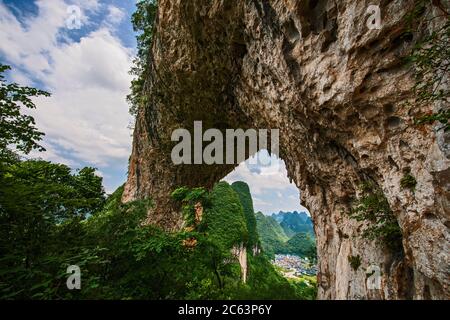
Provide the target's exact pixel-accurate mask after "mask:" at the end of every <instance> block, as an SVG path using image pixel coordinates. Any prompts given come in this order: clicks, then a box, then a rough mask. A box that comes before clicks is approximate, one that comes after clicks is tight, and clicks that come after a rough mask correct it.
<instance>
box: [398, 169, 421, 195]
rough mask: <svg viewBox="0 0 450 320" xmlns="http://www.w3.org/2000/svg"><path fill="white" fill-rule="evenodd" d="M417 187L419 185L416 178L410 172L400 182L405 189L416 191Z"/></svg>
mask: <svg viewBox="0 0 450 320" xmlns="http://www.w3.org/2000/svg"><path fill="white" fill-rule="evenodd" d="M416 185H417V181H416V178H414V177H413V176H412V175H411V173H409V172H408V173H406V174H405V175H404V176H403V177H402V179H401V180H400V186H401V187H402V188H403V189H410V190H412V191H414V190H415V189H416Z"/></svg>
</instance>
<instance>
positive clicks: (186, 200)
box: [171, 187, 210, 227]
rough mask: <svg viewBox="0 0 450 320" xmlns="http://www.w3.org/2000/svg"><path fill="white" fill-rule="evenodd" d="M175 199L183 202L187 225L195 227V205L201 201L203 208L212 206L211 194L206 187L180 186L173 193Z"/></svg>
mask: <svg viewBox="0 0 450 320" xmlns="http://www.w3.org/2000/svg"><path fill="white" fill-rule="evenodd" d="M171 196H172V198H173V199H174V200H177V201H179V202H181V203H182V209H183V218H184V220H185V222H186V226H187V227H194V225H195V224H196V222H195V205H196V204H197V203H200V204H201V205H202V207H203V208H207V207H208V206H210V199H209V194H208V192H207V191H206V190H205V189H204V188H193V189H188V188H187V187H180V188H178V189H176V190H175V191H173V192H172V194H171Z"/></svg>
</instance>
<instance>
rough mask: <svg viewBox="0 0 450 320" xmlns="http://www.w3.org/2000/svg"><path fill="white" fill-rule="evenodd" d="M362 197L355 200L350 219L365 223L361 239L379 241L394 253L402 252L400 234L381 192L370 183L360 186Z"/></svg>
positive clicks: (395, 220)
mask: <svg viewBox="0 0 450 320" xmlns="http://www.w3.org/2000/svg"><path fill="white" fill-rule="evenodd" d="M361 192H362V195H361V197H360V198H359V199H357V200H356V202H355V204H354V206H353V208H352V210H351V212H350V217H352V218H354V219H356V220H357V221H366V222H367V223H368V225H367V226H366V228H365V229H364V231H363V234H362V235H363V237H365V238H367V239H369V240H376V241H379V242H380V243H381V244H383V245H386V246H387V247H388V248H390V249H391V250H392V251H394V252H399V251H401V250H402V233H401V229H400V227H399V225H398V222H397V219H396V218H395V216H394V214H393V212H392V210H391V208H390V206H389V203H388V201H387V199H386V197H385V196H384V194H383V192H382V191H381V190H379V189H378V188H376V187H375V186H374V185H373V183H371V182H364V183H363V184H362V185H361Z"/></svg>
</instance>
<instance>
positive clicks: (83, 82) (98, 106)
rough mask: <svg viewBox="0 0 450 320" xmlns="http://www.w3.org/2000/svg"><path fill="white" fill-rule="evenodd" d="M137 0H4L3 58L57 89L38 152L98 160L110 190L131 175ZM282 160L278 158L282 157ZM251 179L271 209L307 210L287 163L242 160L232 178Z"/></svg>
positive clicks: (18, 76)
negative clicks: (256, 163)
mask: <svg viewBox="0 0 450 320" xmlns="http://www.w3.org/2000/svg"><path fill="white" fill-rule="evenodd" d="M135 3H136V0H129V1H126V0H102V1H100V0H20V1H17V0H0V62H2V63H4V64H8V65H10V66H12V67H13V72H10V73H9V74H8V78H9V80H11V81H14V82H17V83H19V84H22V85H31V86H35V87H38V88H40V89H44V90H47V91H49V92H51V93H52V96H51V98H38V99H36V104H37V106H38V108H37V110H34V111H33V112H32V114H33V116H34V117H35V119H36V123H37V126H38V128H39V130H41V131H43V132H45V134H46V136H45V139H44V141H43V145H44V146H45V148H46V149H47V151H46V152H44V153H39V154H38V153H33V154H31V155H30V156H31V157H41V158H43V159H46V160H50V161H55V162H60V163H65V164H67V165H70V166H71V167H72V168H80V167H83V166H93V167H96V168H98V172H99V174H100V175H101V176H103V178H104V184H105V188H106V190H107V191H108V192H112V191H114V189H115V188H116V187H117V186H119V185H121V184H122V183H123V182H124V181H125V179H126V171H127V164H128V157H129V154H130V150H131V131H130V129H128V127H129V125H130V123H131V122H132V118H131V117H130V115H129V114H128V105H127V103H126V101H125V97H126V95H127V94H128V92H129V85H130V81H131V76H130V75H129V74H128V71H129V70H130V67H131V62H132V60H133V56H134V54H135V46H136V42H135V35H134V33H133V30H132V27H131V24H130V16H131V14H132V12H133V11H134V8H135ZM274 160H276V159H274ZM225 180H227V181H230V182H232V181H236V180H243V181H246V182H247V183H249V185H250V188H251V192H252V195H253V197H254V202H255V208H256V209H257V210H261V211H262V212H264V213H267V214H269V213H271V212H278V211H279V210H283V211H292V210H301V209H302V207H301V206H300V205H299V193H298V189H297V188H296V187H295V185H293V184H290V183H289V181H288V179H287V176H286V169H285V167H284V162H282V161H279V160H276V161H272V165H271V166H268V167H261V166H254V165H253V166H251V165H248V163H243V164H241V165H240V166H239V167H238V168H237V169H236V170H235V171H234V172H232V173H231V174H230V175H229V176H228V177H226V178H225Z"/></svg>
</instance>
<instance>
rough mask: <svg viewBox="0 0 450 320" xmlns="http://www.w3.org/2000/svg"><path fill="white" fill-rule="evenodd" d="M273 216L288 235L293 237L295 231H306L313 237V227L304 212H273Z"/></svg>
mask: <svg viewBox="0 0 450 320" xmlns="http://www.w3.org/2000/svg"><path fill="white" fill-rule="evenodd" d="M272 218H274V219H275V220H276V221H277V222H278V223H279V224H280V226H281V227H282V228H283V230H284V232H285V233H286V235H287V236H288V237H293V236H294V235H296V234H297V233H300V232H302V233H308V234H309V235H310V236H311V237H313V238H314V227H313V223H312V220H311V218H310V217H309V216H308V215H307V214H306V213H305V212H297V211H294V212H283V211H280V212H279V213H273V214H272Z"/></svg>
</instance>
